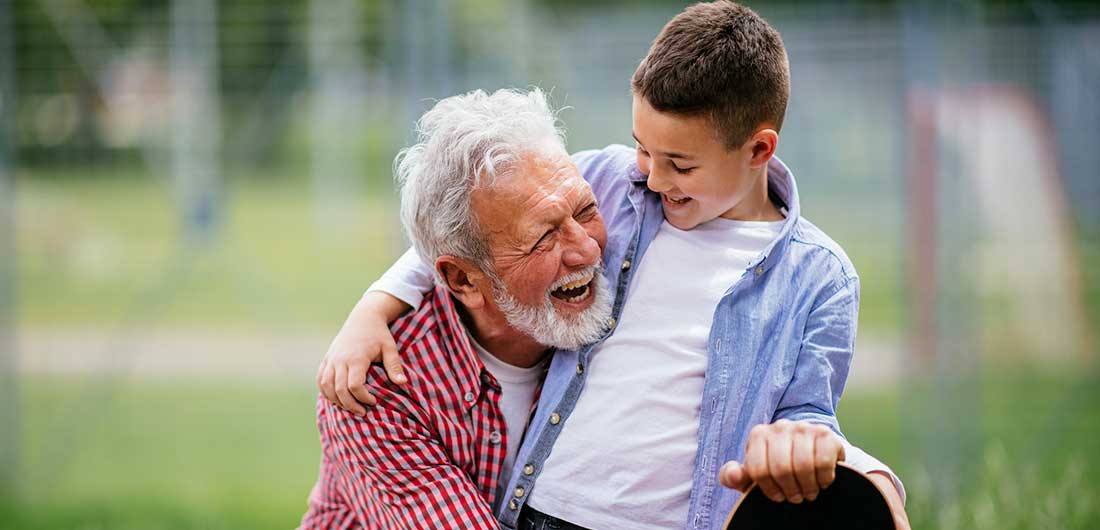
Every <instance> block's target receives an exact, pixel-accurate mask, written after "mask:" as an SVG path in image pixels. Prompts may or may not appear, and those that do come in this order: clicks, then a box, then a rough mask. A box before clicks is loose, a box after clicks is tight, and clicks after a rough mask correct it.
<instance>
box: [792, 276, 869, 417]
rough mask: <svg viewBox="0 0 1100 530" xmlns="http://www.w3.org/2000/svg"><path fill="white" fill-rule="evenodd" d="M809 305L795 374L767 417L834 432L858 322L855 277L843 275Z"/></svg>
mask: <svg viewBox="0 0 1100 530" xmlns="http://www.w3.org/2000/svg"><path fill="white" fill-rule="evenodd" d="M820 298H821V299H819V300H818V301H817V302H816V303H815V304H814V306H813V308H812V309H810V313H809V315H808V316H807V318H806V328H805V331H804V334H803V337H802V346H801V348H800V350H799V353H798V360H797V361H796V363H795V368H794V377H792V378H791V382H790V384H789V385H788V386H787V390H786V391H785V392H784V393H783V397H782V398H781V399H780V401H779V406H778V408H777V410H776V412H775V416H774V417H773V418H772V421H775V420H780V419H787V420H791V421H799V420H803V421H810V422H814V423H820V424H823V425H827V426H828V427H829V428H831V429H832V430H833V431H835V432H836V433H837V434H838V435H840V436H843V434H842V433H841V432H840V424H839V423H838V422H837V419H836V407H837V403H838V402H839V401H840V395H841V393H843V392H844V382H845V381H846V380H847V379H848V368H849V366H850V365H851V362H852V355H853V352H854V351H855V342H856V325H857V322H858V321H859V279H858V277H852V278H848V279H847V280H846V281H845V282H844V283H843V284H841V285H840V287H839V288H836V289H834V290H833V292H831V293H829V292H828V291H826V292H825V293H823V295H822V296H821V297H820Z"/></svg>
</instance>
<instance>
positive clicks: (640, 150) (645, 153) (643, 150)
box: [635, 144, 649, 156]
mask: <svg viewBox="0 0 1100 530" xmlns="http://www.w3.org/2000/svg"><path fill="white" fill-rule="evenodd" d="M635 146H636V147H637V149H638V152H639V153H641V154H643V155H645V156H649V153H648V152H646V150H645V148H644V147H642V146H641V144H635Z"/></svg>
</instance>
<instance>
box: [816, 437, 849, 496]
mask: <svg viewBox="0 0 1100 530" xmlns="http://www.w3.org/2000/svg"><path fill="white" fill-rule="evenodd" d="M841 460H844V446H843V445H841V443H840V441H839V440H837V438H836V437H835V436H823V437H819V438H817V440H815V442H814V468H815V470H816V475H817V484H818V486H819V487H821V489H825V488H828V487H829V485H830V484H832V483H833V480H836V463H837V462H839V461H841Z"/></svg>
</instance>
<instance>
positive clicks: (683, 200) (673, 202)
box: [661, 193, 691, 207]
mask: <svg viewBox="0 0 1100 530" xmlns="http://www.w3.org/2000/svg"><path fill="white" fill-rule="evenodd" d="M661 199H663V200H664V203H665V205H666V206H673V207H676V206H683V205H685V204H687V203H688V202H691V197H672V196H669V195H666V194H664V193H662V194H661Z"/></svg>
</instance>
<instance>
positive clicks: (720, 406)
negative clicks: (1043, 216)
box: [318, 1, 907, 529]
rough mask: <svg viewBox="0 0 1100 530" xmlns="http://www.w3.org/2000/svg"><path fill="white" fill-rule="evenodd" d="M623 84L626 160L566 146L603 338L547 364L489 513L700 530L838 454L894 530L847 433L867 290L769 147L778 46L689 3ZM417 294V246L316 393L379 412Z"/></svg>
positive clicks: (812, 475) (827, 475) (328, 361)
mask: <svg viewBox="0 0 1100 530" xmlns="http://www.w3.org/2000/svg"><path fill="white" fill-rule="evenodd" d="M632 89H633V95H634V97H633V117H634V130H633V133H634V138H635V140H636V142H637V145H636V148H635V149H629V148H626V147H623V146H609V147H607V148H605V149H603V150H600V151H586V152H582V153H577V154H575V155H574V156H573V161H574V162H575V163H576V165H577V166H578V168H579V169H580V171H581V173H582V175H584V177H585V179H586V180H587V181H588V182H589V183H590V184H591V185H592V188H593V191H594V192H595V194H596V197H597V199H598V201H599V208H600V213H601V214H602V216H603V218H604V220H605V221H606V223H607V230H608V244H607V247H606V249H605V253H604V257H603V259H604V270H605V275H606V276H607V280H608V283H609V285H610V286H612V287H613V288H615V290H616V291H615V304H614V309H613V318H612V319H611V320H610V321H609V322H608V328H609V333H608V335H607V336H605V337H604V339H602V340H601V341H598V342H597V343H595V344H592V345H589V346H586V347H584V348H581V349H580V350H578V351H570V352H564V351H562V352H558V353H557V354H556V355H555V357H554V358H553V360H552V362H551V367H550V369H549V372H548V374H547V377H546V380H545V382H544V387H543V390H542V395H541V397H540V399H539V406H538V409H537V411H536V413H535V415H534V416H533V418H532V420H531V422H530V427H529V429H528V432H527V434H526V436H525V438H524V441H523V445H522V447H521V448H520V450H519V454H518V455H517V457H516V460H515V462H516V467H515V471H514V472H513V473H512V475H511V476H512V478H511V481H510V484H509V486H508V488H507V489H505V490H504V491H507V492H509V494H510V495H511V498H510V499H509V500H508V501H507V502H505V503H503V504H502V506H501V509H500V513H499V514H498V516H499V520H500V521H501V523H502V524H503V525H504V527H506V528H516V527H517V526H519V525H521V524H523V525H532V524H538V523H540V522H543V521H549V522H551V523H552V524H558V525H561V526H560V527H563V528H600V529H604V528H644V529H647V528H654V529H656V528H670V527H685V528H714V527H719V526H720V525H721V524H722V522H723V520H724V518H725V514H726V513H728V512H729V510H730V509H731V508H732V506H733V505H734V503H735V501H736V499H737V498H738V497H739V495H740V494H739V493H738V492H737V491H735V490H741V491H743V490H744V489H746V488H747V487H748V485H749V484H751V483H757V484H758V485H759V486H760V487H761V489H763V491H764V492H765V493H766V494H767V495H768V496H769V497H771V498H772V499H774V500H776V501H783V500H786V501H789V502H794V503H798V502H802V501H803V500H804V499H805V500H813V499H814V498H815V497H816V495H817V494H818V492H819V490H820V488H822V487H825V486H827V485H828V484H829V483H830V482H831V481H832V477H833V473H834V470H835V466H836V462H837V461H838V460H844V459H845V458H846V457H847V460H848V461H849V462H850V463H853V464H855V465H856V466H857V467H858V468H860V469H861V470H862V471H865V472H868V473H869V476H871V478H872V480H874V481H875V482H876V484H878V485H879V487H880V489H882V490H883V492H884V494H885V495H886V496H887V498H888V501H889V502H890V503H891V505H892V507H893V509H894V511H895V514H896V515H897V518H898V523H899V527H901V528H905V527H907V522H906V520H905V515H904V510H903V509H902V503H903V496H904V492H903V490H902V488H901V484H900V482H899V481H897V479H896V477H894V476H893V475H892V473H891V472H890V471H889V469H888V468H886V467H885V466H884V465H882V464H881V463H879V462H877V461H875V460H874V459H873V458H871V457H869V456H867V455H866V454H865V453H862V452H861V451H859V450H858V449H856V448H854V447H852V446H851V445H848V444H847V443H846V442H844V441H843V439H842V438H840V437H839V433H840V429H839V425H838V424H837V421H836V417H835V409H836V405H837V402H838V400H839V398H840V394H841V392H842V391H843V387H844V383H845V380H846V378H847V372H848V367H849V364H850V360H851V356H852V353H853V348H854V344H855V333H856V325H857V317H858V304H859V280H858V277H857V276H856V272H855V269H854V267H853V266H852V264H851V263H850V262H849V260H848V258H847V256H846V255H845V254H844V252H843V251H842V250H841V248H840V247H839V245H837V244H836V243H835V242H833V241H832V240H831V239H829V238H828V237H827V236H826V235H825V234H824V233H823V232H821V231H820V230H819V229H818V228H817V227H815V226H814V225H812V224H811V223H810V222H809V221H807V220H806V219H804V218H802V217H800V215H799V212H800V208H799V199H798V194H797V190H796V187H795V182H794V178H793V176H792V174H791V172H790V171H789V170H788V169H787V168H786V166H784V165H783V164H782V162H780V161H779V160H778V159H777V158H775V157H774V156H773V155H774V154H775V150H776V147H777V145H778V140H779V131H780V129H781V127H782V122H783V115H784V112H785V110H786V107H787V97H788V94H789V91H790V87H789V72H788V64H787V57H786V52H785V50H784V48H783V44H782V41H781V39H780V37H779V34H778V33H777V32H776V31H775V30H774V29H773V28H772V27H771V26H770V25H768V24H767V22H765V21H764V20H763V19H761V18H760V17H759V16H758V15H756V13H754V12H753V11H751V10H750V9H748V8H746V7H744V6H741V5H738V4H735V3H732V2H727V1H719V2H714V3H708V4H697V5H694V6H691V7H689V8H687V9H686V10H685V11H684V12H682V13H681V14H679V15H677V16H676V17H675V18H674V19H673V20H672V21H670V22H669V23H668V24H667V25H666V26H665V28H664V29H663V30H662V31H661V34H660V35H659V36H658V37H657V39H656V41H655V42H654V44H653V46H652V48H651V49H650V51H649V53H648V54H647V56H646V57H645V59H643V61H642V62H641V64H640V65H639V67H638V69H637V71H636V72H635V74H634V76H633V79H632ZM548 237H549V238H550V243H549V244H553V234H552V233H549V234H548ZM532 251H533V252H537V251H538V249H537V248H536V249H533V250H532ZM643 257H644V259H643ZM430 287H431V272H430V269H428V268H427V267H426V266H424V265H423V264H420V263H419V260H418V259H417V258H416V257H415V256H409V255H406V257H404V258H402V260H401V261H399V262H398V264H397V265H396V266H395V267H394V268H393V269H391V271H389V272H387V274H386V275H385V276H384V277H383V279H382V280H380V281H379V282H378V283H376V284H375V285H374V286H372V288H371V289H370V290H369V291H368V293H367V295H365V296H364V298H363V299H362V300H361V301H360V303H359V304H358V305H357V306H356V308H355V309H354V310H353V311H352V314H351V315H350V316H349V318H348V321H347V323H345V325H344V328H343V329H342V330H341V332H340V334H339V336H337V338H336V339H335V340H334V342H333V345H332V347H331V348H330V350H329V353H328V354H327V355H326V358H325V360H324V361H323V362H322V366H321V368H320V370H319V372H318V384H319V386H320V387H321V388H322V392H323V393H324V394H325V396H326V397H327V398H328V399H329V400H331V401H333V402H337V403H340V404H342V405H343V406H344V407H345V408H348V409H349V410H353V411H361V410H362V407H361V406H360V405H359V404H358V403H355V400H356V399H358V400H359V401H362V402H364V403H368V404H369V403H373V402H374V398H373V396H371V395H370V394H369V393H368V392H367V391H366V389H365V388H364V387H363V385H362V382H363V380H364V377H363V374H364V373H365V371H366V369H367V366H369V364H370V363H371V362H372V361H375V360H377V359H378V358H379V356H381V357H382V359H383V361H384V363H385V364H386V368H387V371H388V372H389V373H390V374H391V378H392V379H393V381H394V382H395V383H401V382H402V381H403V380H404V375H403V374H402V373H401V369H400V361H399V360H398V358H397V356H396V351H395V348H394V347H393V339H392V337H390V336H389V332H388V330H387V327H386V322H388V321H390V320H392V319H393V318H395V317H396V316H398V315H399V314H400V313H401V312H403V311H404V310H406V309H408V306H414V307H415V306H417V305H418V304H419V302H420V300H419V293H421V292H424V291H427V290H428V289H429V288H430ZM385 292H388V293H390V294H392V295H394V296H396V297H397V298H396V299H395V298H393V297H390V296H389V295H387V294H384V293H385ZM405 304H408V305H405ZM582 390H583V391H582ZM551 449H552V451H551ZM723 462H726V464H725V465H722V463H723ZM716 475H717V476H719V477H720V480H721V483H722V484H724V485H726V486H728V487H729V488H733V489H726V488H721V487H718V486H717V484H716V483H715V480H714V478H715V476H716Z"/></svg>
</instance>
